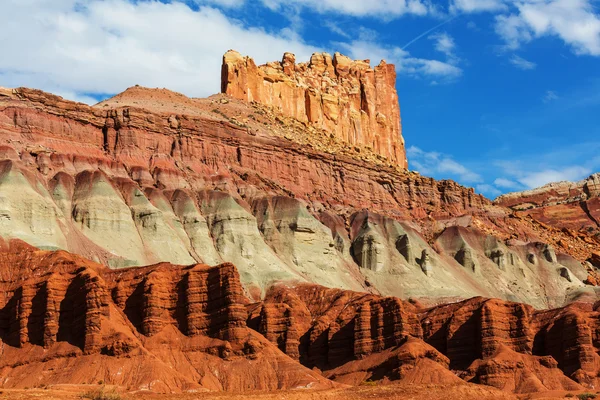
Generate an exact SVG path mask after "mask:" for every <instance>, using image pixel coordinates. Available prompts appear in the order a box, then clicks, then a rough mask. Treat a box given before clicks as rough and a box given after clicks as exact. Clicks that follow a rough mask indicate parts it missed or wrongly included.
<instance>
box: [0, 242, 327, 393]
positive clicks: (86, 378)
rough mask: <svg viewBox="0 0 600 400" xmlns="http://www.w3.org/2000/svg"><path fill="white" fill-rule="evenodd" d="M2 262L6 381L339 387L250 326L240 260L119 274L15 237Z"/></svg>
mask: <svg viewBox="0 0 600 400" xmlns="http://www.w3.org/2000/svg"><path fill="white" fill-rule="evenodd" d="M0 265H1V269H0V274H1V275H2V280H1V283H0V288H1V292H2V293H3V298H2V300H1V301H0V342H1V345H2V349H3V357H2V360H1V361H0V376H3V377H4V380H3V381H2V382H1V383H0V384H1V385H3V386H5V387H23V386H31V385H32V384H33V385H41V384H49V383H53V384H55V383H82V382H88V383H95V382H97V380H99V379H101V380H103V381H105V382H106V383H107V384H117V385H122V386H127V387H128V388H130V389H132V390H133V389H140V388H146V389H153V390H158V391H170V392H173V391H181V390H186V389H193V388H199V387H204V388H208V389H220V390H242V389H264V390H272V389H278V388H286V387H287V388H294V387H297V386H305V385H316V386H317V387H330V386H331V384H330V383H329V382H328V381H327V380H325V379H324V378H322V377H320V376H318V375H317V374H314V373H312V372H310V371H309V370H307V369H305V368H303V367H302V366H301V365H300V364H298V363H295V362H294V361H292V360H291V359H289V358H288V357H286V356H285V355H283V353H281V352H279V351H278V350H277V349H276V348H275V347H274V346H272V345H271V344H270V343H269V342H268V341H266V340H265V339H263V338H261V337H260V336H259V335H258V334H255V333H253V331H251V330H250V329H248V328H247V326H246V319H247V312H246V308H245V307H246V303H247V301H248V300H247V299H246V298H245V297H244V295H243V291H242V286H241V283H240V280H239V276H238V273H237V271H236V269H235V267H234V266H233V265H231V264H223V265H220V266H217V267H208V266H205V265H193V266H188V267H181V266H174V265H171V264H159V265H154V266H150V267H142V268H135V269H126V270H119V271H111V270H109V269H107V268H105V267H103V266H101V265H99V264H95V263H93V262H90V261H87V260H85V259H83V258H80V257H77V256H73V255H71V254H69V253H66V252H63V251H60V252H46V251H39V250H34V249H33V248H31V247H29V246H27V245H24V244H20V243H18V242H12V243H11V245H10V247H8V248H7V249H6V251H5V252H2V253H0ZM225 361H226V362H225ZM86 364H88V365H86ZM90 365H92V366H93V365H96V366H97V367H90ZM242 365H243V367H242ZM248 367H250V368H248ZM34 371H38V372H36V373H34ZM39 371H43V372H42V373H39ZM99 373H101V374H102V375H100V376H99V375H98V374H99ZM152 385H154V386H152Z"/></svg>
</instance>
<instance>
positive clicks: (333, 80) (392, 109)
mask: <svg viewBox="0 0 600 400" xmlns="http://www.w3.org/2000/svg"><path fill="white" fill-rule="evenodd" d="M221 91H222V92H223V93H226V94H228V95H230V96H233V97H235V98H238V99H241V100H246V101H256V102H259V103H261V104H264V105H267V106H271V107H274V108H275V109H277V110H279V111H280V112H281V113H283V114H284V115H288V116H290V117H293V118H295V119H297V120H299V121H303V122H308V123H311V124H314V125H316V126H318V127H319V128H322V129H324V130H326V131H328V132H330V133H331V134H332V135H336V136H337V137H339V138H340V139H341V140H342V141H344V142H345V143H348V144H349V145H352V146H358V147H370V148H372V149H373V150H374V151H375V152H376V153H377V154H379V155H381V156H383V157H385V158H388V159H389V160H391V161H392V162H393V163H394V164H396V165H398V166H399V167H400V168H404V169H406V168H407V161H406V151H405V148H404V139H403V138H402V129H401V123H400V106H399V104H398V94H397V93H396V71H395V68H394V66H393V65H391V64H386V62H385V61H381V63H380V64H379V65H378V66H377V67H375V68H371V66H370V61H369V60H364V61H353V60H351V59H349V58H348V57H346V56H344V55H341V54H339V53H335V54H334V56H333V57H331V55H329V54H327V53H315V54H313V55H312V57H311V59H310V62H308V63H298V64H297V63H296V58H295V56H294V55H293V54H291V53H285V54H284V55H283V59H282V61H281V62H270V63H267V64H266V65H261V66H256V64H255V63H254V60H252V59H251V58H250V57H242V55H241V54H239V53H238V52H236V51H233V50H230V51H229V52H227V53H226V54H225V56H224V57H223V67H222V75H221Z"/></svg>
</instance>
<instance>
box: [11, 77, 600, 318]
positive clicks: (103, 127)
mask: <svg viewBox="0 0 600 400" xmlns="http://www.w3.org/2000/svg"><path fill="white" fill-rule="evenodd" d="M278 120H279V121H281V122H278ZM294 121H295V120H294ZM294 121H292V119H291V118H288V117H285V116H282V115H281V114H274V113H273V112H272V110H271V111H269V110H268V109H266V108H265V107H263V106H261V105H259V104H257V103H254V104H249V103H248V102H245V101H240V100H237V99H234V98H231V97H228V96H224V95H217V96H215V97H211V98H209V99H189V98H187V97H185V96H183V95H179V94H176V93H173V92H169V91H166V90H150V89H145V88H140V87H134V88H131V89H129V90H127V91H126V92H124V93H122V94H120V95H117V96H115V97H114V98H113V99H109V100H107V101H105V102H102V103H100V104H98V105H96V106H94V107H89V106H86V105H83V104H78V103H72V102H68V101H65V100H63V99H61V98H59V97H56V96H52V95H49V94H47V93H43V92H40V91H35V90H29V89H16V90H11V91H4V92H2V94H1V95H0V132H1V134H0V142H1V143H0V146H2V147H1V148H2V151H0V158H2V160H0V165H1V166H2V168H0V210H1V211H0V215H1V217H0V228H1V229H0V236H2V237H4V238H6V239H13V238H16V239H21V240H24V241H26V242H28V243H30V244H33V245H35V246H37V247H38V248H43V249H64V250H68V251H70V252H73V253H77V254H80V255H82V256H84V257H86V258H88V259H90V260H94V261H97V262H100V263H102V264H104V265H107V266H109V267H111V268H123V267H130V266H140V265H148V264H153V263H158V262H171V263H175V264H195V263H206V264H209V265H213V266H214V265H218V264H220V263H223V262H231V263H233V264H234V265H236V267H237V268H238V271H239V273H240V278H241V281H242V285H243V287H244V291H245V293H246V294H247V295H248V296H250V297H251V298H252V299H254V300H259V299H261V298H263V297H264V295H265V293H266V292H267V291H268V290H269V287H270V286H272V285H273V284H274V283H277V282H286V283H289V284H297V283H301V282H305V283H314V284H320V285H324V286H328V287H336V288H340V289H345V290H355V291H362V292H365V293H373V294H381V295H386V296H396V297H400V298H405V299H406V298H409V297H412V298H417V299H420V301H423V302H427V303H428V304H437V303H438V302H440V301H446V300H449V301H456V300H459V299H465V298H469V297H473V296H486V297H499V298H503V299H507V300H515V301H522V302H527V303H529V304H532V305H534V306H535V307H542V308H543V307H558V306H562V305H564V304H566V303H568V302H570V301H571V300H573V299H582V298H586V299H588V300H589V301H593V299H594V298H595V296H596V292H595V289H593V287H592V286H591V285H592V284H594V283H595V282H597V280H596V277H597V274H596V273H595V271H594V267H593V264H589V265H588V264H586V266H585V267H583V266H582V264H581V262H583V261H584V260H587V259H588V258H589V256H590V249H591V247H590V246H592V244H593V243H595V242H593V239H592V238H590V237H588V236H585V237H583V238H582V237H580V236H579V235H572V234H571V233H572V232H571V233H569V232H563V231H561V230H550V229H549V228H547V227H543V226H541V225H539V224H536V223H535V221H531V220H529V219H527V218H519V217H518V216H516V217H515V215H514V214H513V213H512V211H510V210H508V209H505V208H502V207H499V206H494V205H492V204H491V203H490V202H489V201H488V200H487V199H485V198H484V197H482V196H480V195H476V194H475V193H474V192H473V190H472V189H467V188H464V187H462V186H460V185H458V184H456V183H454V182H451V181H435V180H433V179H430V178H425V177H422V176H420V175H418V174H415V173H410V172H407V171H402V170H400V169H399V168H397V166H396V167H394V166H390V165H389V164H387V165H386V163H384V162H382V161H381V159H378V158H377V157H372V154H371V153H368V151H367V150H366V149H363V150H360V152H354V150H352V149H353V148H350V147H349V146H347V144H345V145H341V143H343V142H341V141H339V140H338V139H336V138H331V135H329V134H326V135H321V133H322V132H321V133H320V131H318V130H315V129H314V128H313V127H312V125H302V124H301V123H300V122H298V121H295V122H294ZM336 146H337V147H336ZM363 156H364V157H363ZM455 228H463V229H464V230H465V232H469V234H468V236H469V238H468V240H466V239H464V238H463V235H462V234H461V233H460V232H458V231H457V230H456V229H455ZM454 236H455V238H454V239H456V240H454V239H453V237H454ZM463 239H464V240H463ZM590 241H591V242H590ZM542 242H543V243H546V244H550V245H552V247H553V249H554V253H555V255H556V261H555V260H554V258H551V261H548V260H547V257H546V255H544V254H542V252H540V250H538V249H532V250H531V252H533V253H534V254H535V255H536V257H537V259H536V260H535V262H533V263H532V262H529V261H528V259H527V257H529V256H528V254H527V253H524V251H527V252H530V251H529V250H528V247H527V246H529V247H531V245H532V244H533V243H542ZM424 255H425V256H426V257H424ZM538 260H539V262H538Z"/></svg>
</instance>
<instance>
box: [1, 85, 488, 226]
mask: <svg viewBox="0 0 600 400" xmlns="http://www.w3.org/2000/svg"><path fill="white" fill-rule="evenodd" d="M0 129H2V132H3V135H2V142H3V143H4V145H5V147H6V152H8V153H10V154H9V156H10V157H12V158H15V159H19V158H20V159H21V161H23V162H26V163H28V164H29V165H31V166H32V167H34V168H36V169H38V170H39V171H40V172H41V173H42V175H43V176H45V177H47V179H48V180H51V179H53V178H54V179H59V178H60V176H59V175H58V174H60V173H65V174H67V175H71V176H75V175H76V174H77V173H79V172H82V171H86V170H97V169H100V170H102V171H104V172H105V173H106V174H108V175H109V176H110V177H115V178H119V179H125V180H130V181H133V182H136V183H137V184H139V185H140V186H141V187H147V186H153V187H158V188H162V189H167V190H175V189H182V188H194V189H205V188H216V187H218V188H219V189H221V190H227V191H230V192H231V193H232V194H235V195H236V196H239V193H245V192H247V193H248V194H250V193H251V192H250V191H248V190H246V189H247V188H251V189H252V190H256V189H258V190H260V191H264V192H267V193H273V192H276V193H278V194H281V195H286V196H289V195H293V196H294V197H298V198H301V199H304V200H307V201H309V202H311V203H316V202H318V203H319V204H321V206H323V205H325V206H327V207H336V208H340V207H342V208H348V207H351V208H355V209H361V208H367V207H368V208H369V209H370V210H371V211H375V212H378V211H379V212H382V213H385V214H386V215H394V216H397V217H399V216H405V217H407V218H409V217H413V218H425V217H427V215H434V216H436V217H437V218H444V217H450V216H459V215H462V214H464V213H465V212H468V211H479V210H482V209H483V208H484V207H485V206H487V205H489V204H490V202H489V201H488V200H487V199H485V198H484V197H483V196H480V195H477V194H475V193H474V191H473V189H470V188H464V187H462V186H460V185H458V184H456V183H455V182H452V181H435V180H434V179H431V178H426V177H421V176H418V175H415V174H403V173H398V172H397V171H396V170H395V169H394V168H388V167H384V166H381V165H375V164H371V163H368V162H362V161H358V160H356V159H352V158H350V157H345V156H343V155H333V154H328V153H324V152H320V151H317V150H314V149H312V148H310V147H307V146H301V145H298V144H296V143H293V142H290V141H288V140H284V139H281V138H277V137H258V136H250V135H248V132H247V130H246V129H244V128H241V127H239V126H237V125H234V124H231V123H227V122H220V121H215V120H213V119H210V118H200V117H196V116H192V115H168V114H157V113H153V112H150V111H146V110H143V109H138V108H132V107H127V108H122V109H108V110H103V109H102V108H95V107H94V108H92V107H88V106H86V105H83V104H78V103H72V102H68V101H64V100H62V99H61V98H59V97H56V96H53V95H50V94H47V93H44V92H41V91H36V90H31V89H17V90H16V91H15V92H14V95H13V96H10V97H9V96H4V97H0ZM24 134H26V135H27V137H28V138H29V139H27V143H25V142H24V141H23V135H24ZM17 152H18V153H17ZM18 154H20V156H19V155H18Z"/></svg>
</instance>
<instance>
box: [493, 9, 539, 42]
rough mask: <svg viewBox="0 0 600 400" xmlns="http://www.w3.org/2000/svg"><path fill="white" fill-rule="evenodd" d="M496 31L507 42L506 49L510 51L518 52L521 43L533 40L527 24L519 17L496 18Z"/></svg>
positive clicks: (501, 16) (502, 16)
mask: <svg viewBox="0 0 600 400" xmlns="http://www.w3.org/2000/svg"><path fill="white" fill-rule="evenodd" d="M495 30H496V33H497V34H498V35H499V36H500V37H501V38H502V39H504V41H505V42H506V45H505V47H506V48H507V49H510V50H516V49H518V48H519V47H520V46H521V43H525V42H529V41H531V40H532V39H533V37H532V35H531V32H530V31H529V29H528V28H527V24H526V23H525V22H524V21H523V20H522V19H521V18H520V17H519V16H517V15H498V16H496V23H495Z"/></svg>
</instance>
